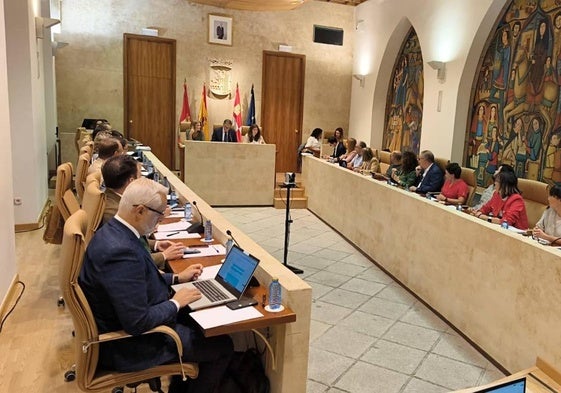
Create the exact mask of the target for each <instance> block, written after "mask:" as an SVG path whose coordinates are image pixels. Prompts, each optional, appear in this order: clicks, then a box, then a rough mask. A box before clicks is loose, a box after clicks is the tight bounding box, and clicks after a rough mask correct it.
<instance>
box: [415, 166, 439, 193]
mask: <svg viewBox="0 0 561 393" xmlns="http://www.w3.org/2000/svg"><path fill="white" fill-rule="evenodd" d="M443 183H444V174H443V173H442V170H441V169H440V168H439V166H438V165H436V163H433V164H432V165H431V167H430V168H429V171H428V172H427V174H426V175H425V177H422V176H419V177H418V178H417V189H416V190H415V192H418V193H420V194H426V193H427V192H438V191H440V189H441V188H442V184H443Z"/></svg>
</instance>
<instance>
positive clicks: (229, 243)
mask: <svg viewBox="0 0 561 393" xmlns="http://www.w3.org/2000/svg"><path fill="white" fill-rule="evenodd" d="M233 246H234V241H233V240H232V238H231V237H229V238H228V240H226V254H228V253H229V252H230V250H231V249H232V247H233Z"/></svg>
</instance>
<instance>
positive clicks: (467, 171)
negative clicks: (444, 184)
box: [460, 167, 477, 206]
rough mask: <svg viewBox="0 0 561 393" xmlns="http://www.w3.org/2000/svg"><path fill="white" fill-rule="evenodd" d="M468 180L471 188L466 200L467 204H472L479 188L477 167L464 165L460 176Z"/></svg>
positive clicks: (467, 182)
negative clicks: (476, 175) (476, 174)
mask: <svg viewBox="0 0 561 393" xmlns="http://www.w3.org/2000/svg"><path fill="white" fill-rule="evenodd" d="M460 177H461V178H462V179H463V181H465V182H466V184H467V185H468V189H469V194H468V197H467V200H466V203H465V204H466V205H468V206H471V203H472V202H473V196H474V195H475V190H476V189H477V180H476V179H475V169H472V168H465V167H462V175H461V176H460Z"/></svg>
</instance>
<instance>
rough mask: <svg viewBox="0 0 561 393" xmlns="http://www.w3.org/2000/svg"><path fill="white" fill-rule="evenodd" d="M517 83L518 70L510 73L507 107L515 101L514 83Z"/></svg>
mask: <svg viewBox="0 0 561 393" xmlns="http://www.w3.org/2000/svg"><path fill="white" fill-rule="evenodd" d="M515 82H516V70H515V69H512V71H510V78H509V79H508V88H507V90H506V101H505V106H507V105H508V104H510V103H511V102H513V101H514V83H515Z"/></svg>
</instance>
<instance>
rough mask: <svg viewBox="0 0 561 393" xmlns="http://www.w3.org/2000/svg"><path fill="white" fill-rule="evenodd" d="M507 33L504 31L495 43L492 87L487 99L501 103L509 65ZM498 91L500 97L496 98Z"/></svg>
mask: <svg viewBox="0 0 561 393" xmlns="http://www.w3.org/2000/svg"><path fill="white" fill-rule="evenodd" d="M508 34H509V32H508V30H507V29H504V30H503V31H502V32H501V35H500V36H501V40H500V42H499V43H497V49H496V51H495V59H494V61H493V86H492V88H491V93H490V95H489V99H490V100H491V101H497V100H500V101H502V100H503V99H504V95H503V94H504V91H505V90H506V87H507V84H508V75H509V65H510V50H511V49H510V39H509V36H508ZM497 90H498V91H499V93H500V95H499V97H498V98H497V97H496V93H497Z"/></svg>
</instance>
